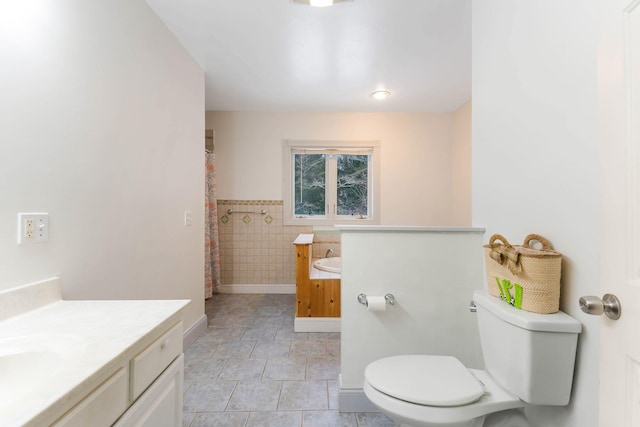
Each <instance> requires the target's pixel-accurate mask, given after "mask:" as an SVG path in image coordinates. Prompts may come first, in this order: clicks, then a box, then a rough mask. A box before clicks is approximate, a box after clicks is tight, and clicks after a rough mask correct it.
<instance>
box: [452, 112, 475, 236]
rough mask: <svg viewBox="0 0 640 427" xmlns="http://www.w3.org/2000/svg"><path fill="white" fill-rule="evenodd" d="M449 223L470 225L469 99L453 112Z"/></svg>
mask: <svg viewBox="0 0 640 427" xmlns="http://www.w3.org/2000/svg"><path fill="white" fill-rule="evenodd" d="M451 205H452V207H451V215H452V221H451V224H454V225H471V101H467V102H466V103H464V104H463V105H462V106H461V107H460V108H458V109H457V110H456V111H454V113H453V135H452V137H451Z"/></svg>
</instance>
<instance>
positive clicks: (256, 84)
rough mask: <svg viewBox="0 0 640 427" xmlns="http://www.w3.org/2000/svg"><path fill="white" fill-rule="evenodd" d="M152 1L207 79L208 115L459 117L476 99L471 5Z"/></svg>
mask: <svg viewBox="0 0 640 427" xmlns="http://www.w3.org/2000/svg"><path fill="white" fill-rule="evenodd" d="M146 1H147V3H148V4H149V5H150V6H151V7H152V8H153V9H154V10H155V12H156V13H157V14H158V15H159V16H160V18H161V19H162V20H163V21H164V22H165V24H166V25H167V26H168V27H169V28H170V29H171V30H172V31H173V32H174V34H175V35H176V37H177V38H178V39H179V40H180V42H181V43H182V44H183V45H184V47H185V48H186V49H187V50H188V51H189V52H190V53H191V55H192V56H193V58H194V59H195V60H196V61H197V62H198V63H199V64H200V66H201V67H202V68H203V69H204V71H205V81H206V83H205V86H206V109H207V110H217V111H322V112H325V111H332V112H338V111H340V112H343V111H357V112H369V111H403V112H450V111H453V110H455V109H457V108H458V107H459V106H460V105H462V104H463V103H464V102H466V101H467V100H468V99H470V98H471V0H353V1H347V2H342V3H337V4H334V5H333V6H331V7H324V8H317V7H310V6H304V5H298V4H293V3H292V2H291V0H146ZM378 89H385V90H388V91H390V92H391V96H390V97H389V98H387V99H386V100H384V101H378V100H375V99H373V98H372V97H371V96H370V94H371V92H373V91H374V90H378Z"/></svg>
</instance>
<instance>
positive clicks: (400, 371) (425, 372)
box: [364, 355, 484, 406]
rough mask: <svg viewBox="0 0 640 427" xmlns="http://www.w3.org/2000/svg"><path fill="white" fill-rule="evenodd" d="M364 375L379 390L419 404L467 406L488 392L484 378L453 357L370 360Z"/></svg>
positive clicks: (421, 356)
mask: <svg viewBox="0 0 640 427" xmlns="http://www.w3.org/2000/svg"><path fill="white" fill-rule="evenodd" d="M364 377H365V379H366V381H367V382H368V383H369V384H370V385H371V386H372V387H373V388H375V389H376V390H378V391H380V392H382V393H384V394H387V395H389V396H391V397H395V398H397V399H401V400H404V401H407V402H411V403H417V404H419V405H427V406H460V405H467V404H469V403H472V402H475V401H476V400H478V399H479V398H480V397H481V396H482V395H483V394H484V387H483V386H482V384H481V383H480V381H478V380H477V379H476V377H474V376H473V374H472V373H471V372H469V370H468V369H467V368H466V367H465V366H464V365H463V364H462V363H461V362H460V361H459V360H458V359H456V358H455V357H452V356H426V355H408V356H393V357H387V358H384V359H380V360H376V361H375V362H373V363H370V364H369V365H368V366H367V368H366V369H365V371H364Z"/></svg>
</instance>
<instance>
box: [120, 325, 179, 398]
mask: <svg viewBox="0 0 640 427" xmlns="http://www.w3.org/2000/svg"><path fill="white" fill-rule="evenodd" d="M180 353H182V322H179V323H178V324H176V325H175V326H174V327H173V328H171V329H170V330H169V331H168V332H167V333H165V334H164V335H162V336H161V337H160V338H158V339H157V340H155V341H154V342H153V343H152V344H151V345H149V347H147V348H146V349H145V350H144V351H143V352H142V353H140V354H138V355H137V356H136V357H134V358H133V359H132V360H131V401H134V400H136V399H137V398H138V397H139V396H140V395H141V394H142V392H143V391H145V389H146V388H147V387H149V385H150V384H151V383H152V382H153V381H154V380H155V379H156V378H157V377H158V375H160V373H162V371H164V369H165V368H166V367H167V366H169V364H170V363H171V362H172V361H173V359H175V358H176V357H178V355H179V354H180Z"/></svg>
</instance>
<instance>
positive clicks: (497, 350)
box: [363, 291, 581, 427]
mask: <svg viewBox="0 0 640 427" xmlns="http://www.w3.org/2000/svg"><path fill="white" fill-rule="evenodd" d="M474 301H475V302H476V305H477V313H478V326H479V330H480V341H481V344H482V352H483V355H484V360H485V365H486V369H485V370H479V369H468V368H466V367H465V366H464V365H463V364H462V363H461V362H460V361H459V360H458V359H456V358H455V357H453V356H439V355H438V356H434V355H398V356H391V357H386V358H383V359H379V360H376V361H374V362H372V363H370V364H369V365H368V366H367V367H366V369H365V372H364V377H365V379H364V384H363V390H364V393H365V395H366V396H367V398H368V399H369V400H370V401H371V402H372V403H373V404H374V405H375V406H377V407H378V408H379V409H380V410H381V411H382V412H383V413H384V414H386V415H387V416H388V417H389V418H391V419H392V420H394V421H396V422H398V423H402V424H404V425H408V426H415V427H493V426H496V427H498V426H500V427H502V426H508V427H521V426H522V427H526V426H527V425H528V422H527V421H526V418H525V417H524V415H523V414H522V413H521V412H520V411H517V410H514V409H517V408H523V407H525V406H528V405H555V406H564V405H567V404H568V403H569V396H570V394H571V385H572V381H573V368H574V363H575V352H576V347H577V336H578V333H579V332H580V330H581V326H580V323H578V322H577V321H576V320H575V319H573V318H571V317H570V316H568V315H567V314H565V313H562V312H558V313H555V314H546V315H543V314H536V313H529V312H523V311H521V310H519V309H516V308H514V307H512V306H510V305H508V304H506V303H504V302H502V301H501V300H499V299H498V298H495V297H492V296H491V295H489V294H488V293H486V292H483V291H476V292H475V293H474ZM505 411H506V412H505ZM485 418H486V422H485Z"/></svg>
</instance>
